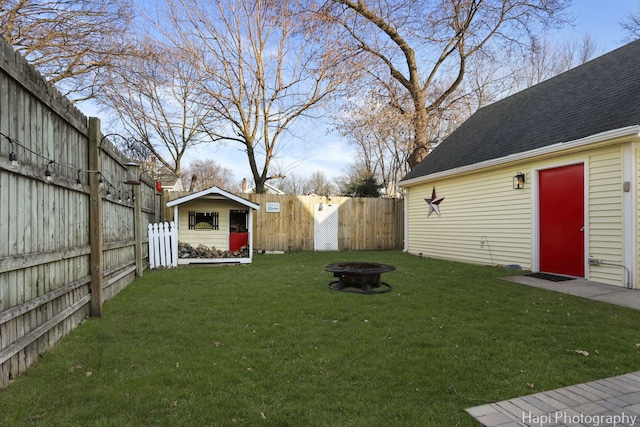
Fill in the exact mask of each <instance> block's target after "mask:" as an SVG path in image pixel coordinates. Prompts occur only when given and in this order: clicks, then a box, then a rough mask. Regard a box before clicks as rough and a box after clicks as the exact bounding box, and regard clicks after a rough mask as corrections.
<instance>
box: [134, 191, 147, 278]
mask: <svg viewBox="0 0 640 427" xmlns="http://www.w3.org/2000/svg"><path fill="white" fill-rule="evenodd" d="M142 185H144V183H141V184H140V185H134V186H133V197H134V200H133V227H134V234H135V237H134V238H135V241H136V246H135V253H136V276H138V277H142V275H143V274H144V265H143V264H142V190H141V189H140V187H142Z"/></svg>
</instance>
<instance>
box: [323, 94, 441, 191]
mask: <svg viewBox="0 0 640 427" xmlns="http://www.w3.org/2000/svg"><path fill="white" fill-rule="evenodd" d="M392 86H394V85H393V82H391V83H390V84H389V85H388V86H387V89H391V87H392ZM390 99H392V98H390V97H389V96H388V95H386V94H385V95H380V94H379V93H378V92H376V91H370V92H369V93H368V96H366V97H359V98H354V99H352V100H350V102H348V103H346V104H345V106H344V108H343V111H342V114H340V115H339V116H338V117H336V118H335V120H334V121H335V123H336V128H337V129H338V130H339V131H340V133H341V134H342V136H343V137H344V138H345V139H346V140H347V141H349V143H351V144H353V145H355V146H356V147H358V152H357V156H358V159H359V160H358V164H359V165H360V167H361V168H362V169H363V170H365V171H366V172H368V173H370V174H373V175H375V176H376V177H378V179H379V181H380V182H381V183H382V186H383V189H384V192H385V194H393V193H394V192H395V186H396V183H397V182H398V181H399V180H400V179H401V178H402V177H403V176H404V175H405V174H406V173H407V172H408V167H407V156H408V155H409V153H410V141H411V140H412V139H413V138H412V137H413V128H412V125H411V119H410V117H409V115H407V114H404V113H402V111H403V108H399V105H398V104H399V103H398V102H397V100H396V101H394V102H395V105H394V102H391V101H390ZM434 123H435V122H434ZM430 131H431V132H437V129H430ZM435 139H436V136H435V135H432V140H435Z"/></svg>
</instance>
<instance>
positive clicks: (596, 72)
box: [402, 40, 640, 181]
mask: <svg viewBox="0 0 640 427" xmlns="http://www.w3.org/2000/svg"><path fill="white" fill-rule="evenodd" d="M639 124H640V40H636V41H635V42H632V43H630V44H627V45H625V46H623V47H621V48H619V49H616V50H614V51H612V52H609V53H607V54H605V55H603V56H601V57H599V58H596V59H594V60H592V61H589V62H587V63H585V64H583V65H581V66H578V67H576V68H573V69H571V70H569V71H567V72H565V73H562V74H560V75H558V76H556V77H554V78H552V79H549V80H546V81H544V82H542V83H539V84H537V85H535V86H532V87H530V88H528V89H526V90H523V91H522V92H518V93H516V94H514V95H511V96H509V97H507V98H505V99H503V100H501V101H498V102H496V103H494V104H491V105H488V106H486V107H484V108H481V109H480V110H478V111H477V112H476V113H475V114H473V115H472V116H471V117H470V118H469V119H468V120H467V121H465V122H464V123H463V124H462V125H461V126H460V127H459V128H458V129H456V130H455V131H454V132H453V133H452V134H451V135H450V136H449V137H447V138H446V139H445V140H444V141H443V142H442V143H441V144H440V145H439V146H438V147H437V148H436V149H434V150H433V152H431V154H429V155H428V156H427V157H426V158H425V159H424V160H423V161H422V162H421V163H419V164H418V165H416V166H415V167H414V168H413V169H412V170H411V171H410V172H409V173H408V174H407V175H406V176H405V177H404V178H403V179H402V181H407V180H410V179H414V178H419V177H422V176H427V175H431V174H433V173H437V172H444V171H448V170H451V169H455V168H459V167H463V166H469V165H473V164H475V163H479V162H483V161H488V160H493V159H498V158H501V157H506V156H509V155H512V154H517V153H522V152H525V151H530V150H535V149H537V148H542V147H545V146H548V145H552V144H557V143H563V142H569V141H574V140H577V139H580V138H584V137H587V136H590V135H595V134H598V133H601V132H605V131H610V130H616V129H621V128H624V127H627V126H632V125H639Z"/></svg>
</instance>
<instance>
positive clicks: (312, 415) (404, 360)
mask: <svg viewBox="0 0 640 427" xmlns="http://www.w3.org/2000/svg"><path fill="white" fill-rule="evenodd" d="M336 261H372V262H383V263H387V264H391V265H394V266H396V268H397V270H396V271H394V272H392V273H385V274H384V275H383V280H385V281H386V282H389V283H390V284H392V285H393V290H392V291H391V292H390V293H386V294H379V295H358V294H351V293H344V292H336V291H332V290H329V289H328V288H327V283H328V282H329V281H331V280H333V277H332V275H331V274H330V273H327V272H325V271H324V265H326V264H327V263H330V262H336ZM509 274H511V273H510V272H508V271H506V270H505V269H502V268H497V267H483V266H473V265H467V264H460V263H454V262H446V261H438V260H431V259H421V258H418V257H415V256H411V255H408V254H404V253H401V252H389V251H382V252H377V251H371V252H341V253H335V252H332V253H308V252H305V253H294V254H285V255H258V256H256V257H255V258H254V262H253V264H251V265H237V266H218V267H206V266H205V267H189V268H179V269H172V270H154V271H147V272H145V274H144V277H143V278H141V279H137V280H136V281H134V282H133V283H132V284H131V285H130V286H129V287H128V288H127V289H125V290H124V291H123V292H121V293H120V294H119V295H118V296H117V297H116V298H114V299H113V300H112V301H109V302H108V303H107V304H106V305H105V309H104V316H103V317H102V318H100V319H88V320H87V321H86V322H85V323H83V324H82V325H81V326H80V327H78V328H77V329H76V330H75V331H73V332H72V333H71V334H70V335H69V336H67V337H66V338H65V339H63V340H62V342H60V344H58V345H57V346H56V347H55V348H54V349H53V350H52V351H50V352H49V354H47V355H46V356H45V357H44V358H42V359H41V361H40V362H39V363H38V364H37V365H35V366H34V367H33V368H31V369H30V370H29V371H28V372H26V373H25V374H23V375H22V376H21V377H19V378H18V379H17V380H16V381H15V382H14V383H13V384H11V385H10V386H9V387H8V388H7V389H6V390H4V391H0V408H2V410H1V411H0V425H6V426H31V425H34V426H167V427H171V426H232V425H239V426H261V425H264V426H332V427H333V426H340V427H342V426H389V425H399V426H437V427H440V426H475V425H477V424H476V422H475V421H474V420H473V419H472V418H471V417H470V416H468V415H467V414H466V413H465V412H464V409H465V408H467V407H471V406H476V405H480V404H484V403H487V402H490V401H498V400H503V399H508V398H512V397H516V396H521V395H524V394H528V393H535V392H539V391H542V390H549V389H553V388H557V387H562V386H567V385H571V384H575V383H580V382H584V381H590V380H594V379H597V378H603V377H607V376H612V375H618V374H622V373H626V372H631V371H635V370H638V369H640V363H638V362H639V361H640V348H638V345H639V344H637V343H640V329H639V328H638V325H640V312H638V311H635V310H632V309H627V308H623V307H617V306H613V305H608V304H604V303H599V302H594V301H590V300H585V299H580V298H577V297H572V296H569V295H564V294H560V293H555V292H549V291H545V290H541V289H536V288H530V287H527V286H522V285H518V284H515V283H510V282H506V281H503V280H500V279H499V277H501V276H506V275H509ZM558 286H561V284H559V285H558ZM576 350H579V351H581V352H576ZM583 352H588V355H585V354H586V353H583Z"/></svg>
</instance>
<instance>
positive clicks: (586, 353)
mask: <svg viewBox="0 0 640 427" xmlns="http://www.w3.org/2000/svg"><path fill="white" fill-rule="evenodd" d="M567 351H573V352H574V353H578V354H581V355H583V356H588V355H589V352H588V351H586V350H567Z"/></svg>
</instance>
